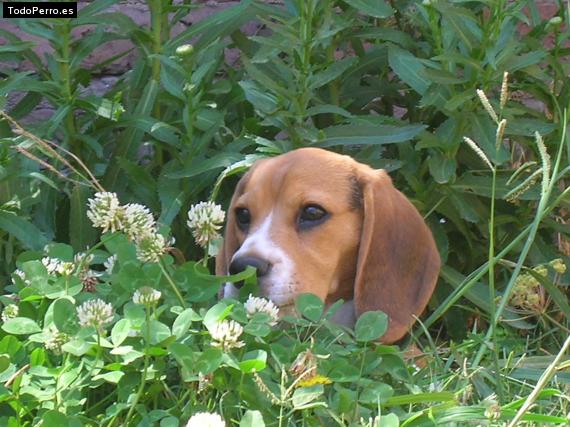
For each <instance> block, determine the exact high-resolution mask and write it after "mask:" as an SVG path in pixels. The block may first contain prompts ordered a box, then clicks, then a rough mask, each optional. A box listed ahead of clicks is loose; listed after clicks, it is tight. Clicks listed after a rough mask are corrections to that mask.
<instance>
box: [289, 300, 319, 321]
mask: <svg viewBox="0 0 570 427" xmlns="http://www.w3.org/2000/svg"><path fill="white" fill-rule="evenodd" d="M295 307H296V308H297V311H298V312H299V313H300V314H301V315H302V316H303V317H306V318H307V319H309V320H310V321H312V322H318V321H319V319H320V318H321V316H322V314H323V309H324V307H325V305H324V303H323V301H322V300H321V299H320V298H319V297H318V296H316V295H313V294H301V295H299V297H298V298H297V299H296V300H295Z"/></svg>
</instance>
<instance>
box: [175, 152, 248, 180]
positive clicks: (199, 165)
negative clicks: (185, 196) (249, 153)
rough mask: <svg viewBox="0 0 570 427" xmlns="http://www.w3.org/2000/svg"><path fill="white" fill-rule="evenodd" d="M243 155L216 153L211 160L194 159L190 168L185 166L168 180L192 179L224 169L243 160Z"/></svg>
mask: <svg viewBox="0 0 570 427" xmlns="http://www.w3.org/2000/svg"><path fill="white" fill-rule="evenodd" d="M242 158H243V154H240V153H231V152H229V153H216V155H214V156H213V157H211V158H209V159H204V158H202V157H200V158H196V159H194V160H193V161H192V162H191V163H190V164H189V165H188V166H184V167H182V168H180V169H178V170H175V171H173V172H168V173H167V174H166V177H167V178H190V177H193V176H196V175H200V174H202V173H204V172H208V171H211V170H216V169H223V168H227V167H229V166H231V165H232V164H234V163H235V162H237V161H239V160H241V159H242Z"/></svg>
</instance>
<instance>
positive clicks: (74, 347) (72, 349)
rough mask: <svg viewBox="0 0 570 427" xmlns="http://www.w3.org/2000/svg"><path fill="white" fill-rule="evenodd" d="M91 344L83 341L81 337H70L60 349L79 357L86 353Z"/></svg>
mask: <svg viewBox="0 0 570 427" xmlns="http://www.w3.org/2000/svg"><path fill="white" fill-rule="evenodd" d="M91 347H93V344H90V343H88V342H85V341H83V340H82V339H72V340H71V341H68V342H66V343H65V344H64V345H63V346H62V347H61V349H62V350H63V351H65V352H67V353H70V354H73V355H74V356H77V357H81V356H83V355H84V354H85V353H87V352H88V351H89V350H90V349H91Z"/></svg>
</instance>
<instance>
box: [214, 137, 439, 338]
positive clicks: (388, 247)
mask: <svg viewBox="0 0 570 427" xmlns="http://www.w3.org/2000/svg"><path fill="white" fill-rule="evenodd" d="M247 266H253V267H255V268H256V269H257V276H258V284H259V287H260V290H261V293H262V295H263V296H265V297H266V298H268V299H271V300H272V301H273V302H274V303H275V304H277V305H278V306H280V307H281V311H282V312H288V311H289V310H290V308H291V307H292V304H293V303H294V301H295V298H296V297H297V296H298V295H299V294H302V293H313V294H315V295H317V296H319V297H320V298H321V299H322V300H323V301H325V302H326V303H327V304H332V303H333V302H335V301H336V300H338V299H341V298H342V299H344V300H345V301H350V300H353V302H354V309H355V314H356V316H359V315H360V314H362V313H364V312H366V311H370V310H382V311H384V312H385V313H386V314H387V315H388V318H389V326H388V331H387V333H386V335H384V337H383V338H382V341H383V342H386V343H389V342H394V341H397V340H398V339H400V338H401V337H402V336H403V335H404V334H405V333H406V332H407V331H408V329H409V328H410V326H411V325H412V323H413V322H414V315H415V316H417V315H419V314H420V313H421V312H422V311H423V310H424V308H425V306H426V304H427V302H428V301H429V298H430V296H431V294H432V292H433V289H434V287H435V284H436V281H437V275H438V272H439V266H440V259H439V254H438V251H437V248H436V246H435V243H434V240H433V237H432V235H431V232H430V230H429V228H428V227H427V226H426V224H425V223H424V221H423V219H422V217H421V215H420V214H419V212H418V211H417V210H416V209H415V207H414V206H413V205H412V204H411V203H410V201H409V200H408V199H407V198H406V197H405V196H404V195H403V194H402V193H400V192H399V191H398V190H396V189H395V188H394V186H393V185H392V181H391V179H390V177H389V176H388V175H387V174H386V172H385V171H383V170H374V169H372V168H370V167H369V166H367V165H364V164H361V163H358V162H356V161H355V160H353V159H352V158H350V157H348V156H343V155H339V154H335V153H332V152H328V151H325V150H322V149H317V148H303V149H299V150H295V151H292V152H289V153H287V154H283V155H281V156H278V157H275V158H271V159H266V160H261V161H259V162H256V163H255V165H254V166H253V167H252V168H251V169H250V171H249V172H248V173H247V174H246V175H245V176H244V177H243V178H242V179H241V180H240V182H239V183H238V185H237V187H236V189H235V192H234V195H233V197H232V200H231V204H230V207H229V210H228V219H227V224H226V231H225V238H224V244H223V247H222V249H221V251H220V254H219V255H218V257H217V260H216V273H217V274H220V275H225V274H236V273H238V272H240V271H243V270H245V268H246V267H247ZM236 294H237V289H236V287H235V285H232V284H230V283H228V284H226V285H225V286H224V289H223V296H225V297H230V296H236Z"/></svg>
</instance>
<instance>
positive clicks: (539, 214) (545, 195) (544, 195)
mask: <svg viewBox="0 0 570 427" xmlns="http://www.w3.org/2000/svg"><path fill="white" fill-rule="evenodd" d="M566 123H567V112H566V111H565V112H564V118H563V120H562V137H561V143H560V145H559V148H558V154H557V156H556V162H555V165H554V168H553V169H552V175H551V176H552V179H550V180H549V182H550V183H549V185H548V188H546V189H545V191H542V192H541V195H540V200H539V202H538V208H537V210H536V215H535V218H534V221H533V222H532V225H531V227H530V231H529V235H528V237H527V239H526V242H525V245H524V247H523V249H522V251H521V253H520V255H519V259H518V261H517V265H516V266H515V269H514V271H513V274H512V275H511V278H510V280H509V283H508V284H507V288H506V289H505V291H504V292H503V296H502V297H501V300H500V302H499V306H498V307H497V311H496V313H495V318H494V320H493V322H495V323H498V322H499V320H501V316H502V314H503V311H504V310H505V308H506V306H507V303H508V301H509V298H510V295H511V293H512V290H513V288H514V286H515V283H516V279H517V277H518V276H519V273H520V271H521V269H522V267H523V263H524V261H525V259H526V257H527V255H528V253H529V252H530V248H531V246H532V244H533V242H534V238H535V236H536V233H537V231H538V227H539V225H540V223H541V221H542V218H543V216H544V215H545V213H546V211H547V205H546V204H547V202H548V199H549V198H550V194H551V193H552V189H553V188H554V185H555V184H556V181H557V180H556V179H555V178H556V177H557V176H558V169H559V167H560V160H561V158H562V150H563V147H564V144H563V141H565V139H566ZM491 333H492V330H491V329H489V331H487V334H486V335H485V341H488V340H489V338H490V337H491ZM486 351H487V346H484V345H483V346H481V347H480V348H479V351H478V352H477V355H476V356H475V359H474V360H473V364H472V368H473V369H476V368H477V367H478V366H479V364H480V363H481V360H482V359H483V356H484V355H485V353H486Z"/></svg>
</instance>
